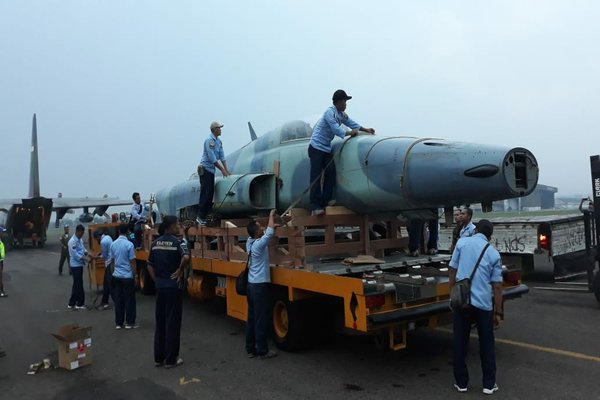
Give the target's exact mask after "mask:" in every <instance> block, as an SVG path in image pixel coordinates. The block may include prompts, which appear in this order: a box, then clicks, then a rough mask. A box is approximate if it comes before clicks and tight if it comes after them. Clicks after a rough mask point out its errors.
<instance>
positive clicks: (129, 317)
mask: <svg viewBox="0 0 600 400" xmlns="http://www.w3.org/2000/svg"><path fill="white" fill-rule="evenodd" d="M111 279H112V281H113V287H112V289H113V292H112V293H113V301H114V302H115V324H117V325H119V326H122V325H123V322H124V321H127V325H133V324H135V317H136V309H135V282H134V280H133V278H129V279H124V278H115V277H114V276H113V277H112V278H111Z"/></svg>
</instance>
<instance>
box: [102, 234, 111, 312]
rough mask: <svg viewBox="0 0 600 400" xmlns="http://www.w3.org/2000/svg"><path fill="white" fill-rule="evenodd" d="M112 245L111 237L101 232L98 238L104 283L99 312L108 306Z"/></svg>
mask: <svg viewBox="0 0 600 400" xmlns="http://www.w3.org/2000/svg"><path fill="white" fill-rule="evenodd" d="M112 244H113V240H112V237H110V235H109V234H108V232H107V231H106V230H103V232H102V236H101V237H100V255H101V256H102V260H103V261H104V282H103V283H102V303H101V304H100V309H101V310H108V309H109V308H110V305H109V304H108V299H109V297H110V285H111V282H110V278H111V275H112V271H111V269H112V268H111V265H110V261H111V260H110V246H111V245H112Z"/></svg>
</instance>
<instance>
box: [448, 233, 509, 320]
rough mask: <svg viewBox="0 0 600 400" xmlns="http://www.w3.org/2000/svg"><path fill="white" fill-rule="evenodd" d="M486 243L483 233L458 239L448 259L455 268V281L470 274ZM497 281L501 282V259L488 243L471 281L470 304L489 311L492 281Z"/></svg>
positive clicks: (491, 307)
mask: <svg viewBox="0 0 600 400" xmlns="http://www.w3.org/2000/svg"><path fill="white" fill-rule="evenodd" d="M487 243H488V240H487V238H486V237H485V235H484V234H483V233H477V234H475V235H474V236H472V237H466V238H462V239H459V240H458V243H456V248H455V249H454V253H452V259H451V260H450V268H454V269H455V270H457V271H456V280H457V281H460V280H461V279H465V278H468V277H470V276H471V272H473V268H475V264H476V263H477V259H479V255H480V254H481V251H482V250H483V248H484V247H485V245H486V244H487ZM498 282H502V260H501V259H500V253H498V250H496V249H495V248H494V247H493V246H491V245H490V246H489V247H488V248H487V250H486V251H485V254H484V255H483V258H482V259H481V262H480V263H479V267H478V268H477V271H475V276H473V281H472V282H471V304H472V305H473V306H474V307H477V308H479V309H480V310H486V311H491V310H492V309H493V306H492V283H498Z"/></svg>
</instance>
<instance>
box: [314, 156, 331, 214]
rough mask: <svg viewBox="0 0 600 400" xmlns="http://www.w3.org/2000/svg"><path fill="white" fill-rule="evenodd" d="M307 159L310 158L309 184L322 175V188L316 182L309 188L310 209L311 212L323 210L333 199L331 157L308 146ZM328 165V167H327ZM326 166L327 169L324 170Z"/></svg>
mask: <svg viewBox="0 0 600 400" xmlns="http://www.w3.org/2000/svg"><path fill="white" fill-rule="evenodd" d="M308 157H309V158H310V183H313V182H314V181H315V179H319V177H320V176H321V173H323V187H322V188H321V182H320V181H318V180H317V182H316V183H315V184H314V185H313V186H312V187H311V188H310V208H311V210H316V209H318V208H325V207H326V206H327V203H329V201H330V200H331V199H332V198H333V188H334V186H335V164H334V163H333V162H331V163H329V161H331V159H332V158H333V155H332V154H331V153H325V152H324V151H321V150H317V149H315V148H314V147H312V146H311V145H309V146H308ZM328 163H329V166H327V164H328ZM326 166H327V168H325V167H326Z"/></svg>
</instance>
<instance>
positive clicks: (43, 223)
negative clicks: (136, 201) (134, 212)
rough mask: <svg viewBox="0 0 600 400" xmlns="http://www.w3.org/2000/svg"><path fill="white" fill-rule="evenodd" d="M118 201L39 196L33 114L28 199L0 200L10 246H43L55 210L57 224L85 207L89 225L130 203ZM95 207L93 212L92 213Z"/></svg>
mask: <svg viewBox="0 0 600 400" xmlns="http://www.w3.org/2000/svg"><path fill="white" fill-rule="evenodd" d="M130 203H131V202H130V201H124V200H121V199H119V198H109V197H106V196H105V197H101V198H92V197H79V198H66V197H62V196H60V195H59V197H56V198H47V197H43V196H41V194H40V173H39V160H38V145H37V120H36V115H35V114H33V124H32V130H31V164H30V170H29V196H28V197H27V198H24V199H0V225H3V226H4V228H5V229H6V234H7V235H8V240H7V241H6V242H7V244H8V246H9V247H12V246H15V245H16V246H19V247H22V246H23V244H24V243H25V242H31V244H32V245H33V246H40V247H41V246H43V245H44V243H45V241H46V231H47V229H48V224H49V223H50V216H51V214H52V211H55V212H56V225H57V226H58V224H59V221H60V220H61V219H62V218H63V217H64V216H65V214H66V213H67V211H69V210H71V209H76V208H83V210H84V212H83V214H82V215H81V217H80V218H79V219H80V220H81V221H82V222H90V221H91V220H92V219H93V216H94V215H95V214H98V215H103V214H104V213H105V212H106V210H107V209H108V207H110V206H118V205H126V204H130ZM91 208H93V212H92V213H90V212H89V210H90V209H91Z"/></svg>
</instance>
